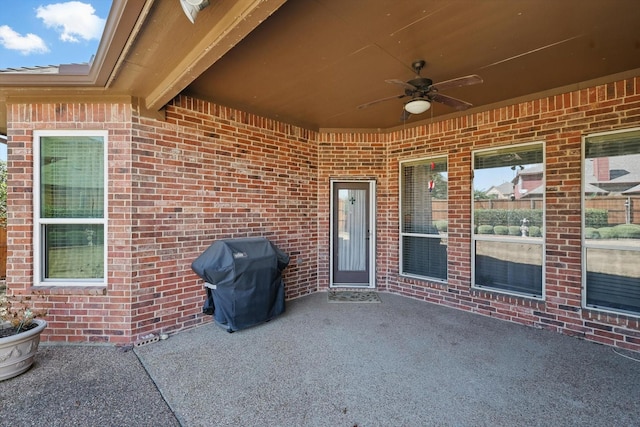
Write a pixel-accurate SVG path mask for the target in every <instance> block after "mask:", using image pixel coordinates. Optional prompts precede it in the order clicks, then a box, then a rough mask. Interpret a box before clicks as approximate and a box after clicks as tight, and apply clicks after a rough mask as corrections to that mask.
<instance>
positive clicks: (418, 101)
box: [404, 98, 431, 114]
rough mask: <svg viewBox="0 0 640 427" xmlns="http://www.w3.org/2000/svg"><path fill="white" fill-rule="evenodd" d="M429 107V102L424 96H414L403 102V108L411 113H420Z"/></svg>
mask: <svg viewBox="0 0 640 427" xmlns="http://www.w3.org/2000/svg"><path fill="white" fill-rule="evenodd" d="M429 108H431V103H430V102H429V101H427V100H426V99H424V98H414V99H412V100H411V101H409V102H407V103H406V104H404V109H405V110H407V113H411V114H422V113H424V112H425V111H427V110H428V109H429Z"/></svg>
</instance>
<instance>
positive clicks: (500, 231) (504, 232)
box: [493, 225, 509, 236]
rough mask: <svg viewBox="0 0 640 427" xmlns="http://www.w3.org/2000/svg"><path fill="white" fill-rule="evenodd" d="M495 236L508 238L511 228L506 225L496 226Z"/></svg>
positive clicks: (494, 229)
mask: <svg viewBox="0 0 640 427" xmlns="http://www.w3.org/2000/svg"><path fill="white" fill-rule="evenodd" d="M493 234H498V235H500V236H506V235H507V234H509V227H507V226H506V225H496V226H495V227H493Z"/></svg>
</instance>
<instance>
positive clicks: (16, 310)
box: [0, 295, 47, 381]
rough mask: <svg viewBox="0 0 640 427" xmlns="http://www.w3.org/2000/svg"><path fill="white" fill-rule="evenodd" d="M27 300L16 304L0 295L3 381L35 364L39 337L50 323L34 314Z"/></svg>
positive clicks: (0, 351)
mask: <svg viewBox="0 0 640 427" xmlns="http://www.w3.org/2000/svg"><path fill="white" fill-rule="evenodd" d="M25 300H26V301H29V300H30V298H29V297H27V298H24V299H22V300H20V301H15V300H13V299H12V298H10V297H8V296H7V295H0V381H2V380H6V379H8V378H12V377H15V376H16V375H20V374H21V373H23V372H25V371H26V370H27V369H29V368H30V367H31V365H32V364H33V359H34V357H35V354H36V351H38V344H39V343H40V334H41V333H42V331H43V330H44V329H45V328H46V327H47V322H46V321H44V320H42V319H38V318H37V317H40V316H42V315H44V313H39V312H35V311H33V310H32V309H31V308H30V307H29V305H28V304H27V303H25Z"/></svg>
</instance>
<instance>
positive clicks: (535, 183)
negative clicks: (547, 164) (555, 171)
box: [511, 165, 544, 200]
mask: <svg viewBox="0 0 640 427" xmlns="http://www.w3.org/2000/svg"><path fill="white" fill-rule="evenodd" d="M543 176H544V171H543V165H533V166H531V167H527V168H524V169H520V168H516V176H515V178H513V181H511V182H512V184H513V194H514V196H515V198H516V200H517V199H522V198H525V197H529V198H530V197H533V196H534V195H541V194H542V191H541V190H542V189H541V184H542V182H543Z"/></svg>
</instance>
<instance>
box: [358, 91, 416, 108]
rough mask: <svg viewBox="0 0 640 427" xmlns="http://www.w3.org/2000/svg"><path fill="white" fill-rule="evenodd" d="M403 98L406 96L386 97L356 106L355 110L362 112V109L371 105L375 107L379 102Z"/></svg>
mask: <svg viewBox="0 0 640 427" xmlns="http://www.w3.org/2000/svg"><path fill="white" fill-rule="evenodd" d="M405 96H407V95H405V94H402V95H394V96H388V97H386V98H381V99H376V100H375V101H371V102H367V103H366V104H360V105H358V107H357V108H358V110H362V109H363V108H367V107H371V106H372V105H375V104H377V103H379V102H384V101H389V100H391V99H400V98H404V97H405Z"/></svg>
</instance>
